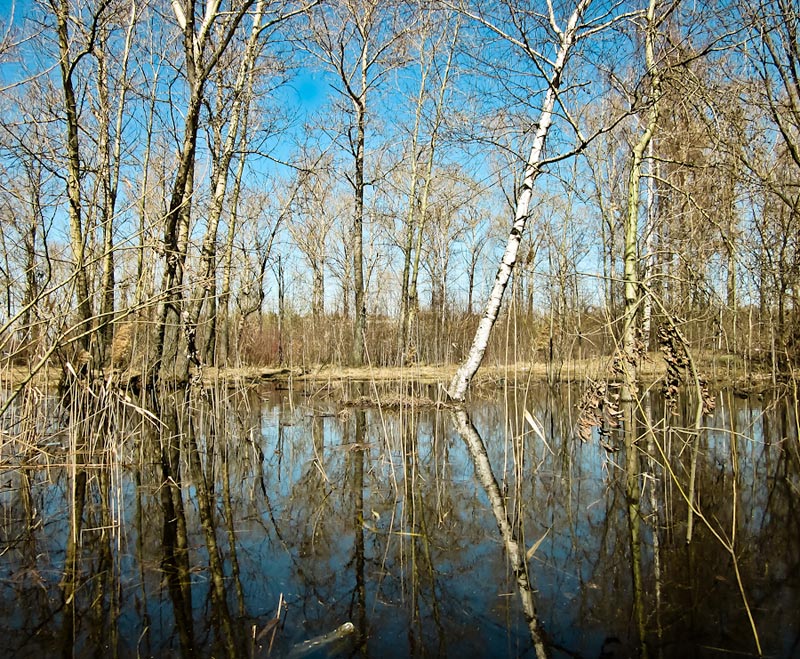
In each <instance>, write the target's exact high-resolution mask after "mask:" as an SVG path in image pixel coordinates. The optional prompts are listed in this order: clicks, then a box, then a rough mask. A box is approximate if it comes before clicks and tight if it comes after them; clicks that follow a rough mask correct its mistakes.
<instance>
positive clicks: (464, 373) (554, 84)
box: [448, 0, 591, 401]
mask: <svg viewBox="0 0 800 659" xmlns="http://www.w3.org/2000/svg"><path fill="white" fill-rule="evenodd" d="M590 2H591V0H579V2H578V4H577V6H576V7H575V10H574V11H573V13H572V15H571V16H570V18H569V21H568V23H567V26H566V27H565V28H564V30H563V31H562V32H561V33H560V44H559V49H558V55H557V57H556V60H555V62H554V63H553V69H552V72H551V74H550V79H549V81H548V89H547V93H546V94H545V98H544V103H543V104H542V110H541V113H540V115H539V121H538V124H537V128H536V135H535V137H534V140H533V146H532V147H531V152H530V155H529V157H528V164H527V166H526V168H525V178H524V179H523V182H522V188H521V190H520V192H519V195H518V197H517V206H516V212H515V214H514V224H513V226H512V227H511V232H510V234H509V236H508V242H507V244H506V249H505V253H504V254H503V258H502V260H501V261H500V265H499V267H498V270H497V275H496V276H495V281H494V286H493V288H492V292H491V294H490V296H489V300H488V302H487V304H486V309H485V311H484V313H483V318H481V321H480V323H479V324H478V329H477V331H476V332H475V338H474V340H473V342H472V347H471V348H470V351H469V355H468V356H467V359H466V360H465V361H464V363H463V364H461V366H460V367H459V369H458V371H457V372H456V374H455V376H454V377H453V381H452V382H451V383H450V388H449V389H448V394H449V396H450V397H451V398H452V399H453V400H457V401H463V400H464V398H465V397H466V393H467V389H468V387H469V383H470V382H471V381H472V378H473V377H474V375H475V373H477V371H478V369H479V368H480V366H481V362H482V361H483V355H484V354H485V352H486V347H487V345H488V344H489V337H490V335H491V332H492V328H493V327H494V323H495V321H496V320H497V316H498V314H499V312H500V306H501V304H502V302H503V293H504V292H505V290H506V286H507V285H508V280H509V278H510V277H511V273H512V272H513V270H514V265H515V264H516V262H517V253H518V251H519V245H520V241H521V240H522V235H523V234H524V232H525V225H526V223H527V221H528V207H529V205H530V201H531V197H532V195H533V184H534V182H535V181H536V179H537V178H538V177H539V174H540V173H541V170H540V169H539V164H540V161H541V159H542V153H543V151H544V143H545V138H546V137H547V133H548V131H549V130H550V125H551V123H552V121H553V108H554V106H555V102H556V95H557V92H558V88H559V86H560V84H561V77H562V74H563V72H564V66H565V65H566V62H567V55H568V54H569V52H570V50H571V49H572V46H573V45H574V43H575V39H576V36H577V29H578V21H579V20H580V19H581V17H582V16H583V13H584V12H585V11H586V9H587V8H588V6H589V4H590Z"/></svg>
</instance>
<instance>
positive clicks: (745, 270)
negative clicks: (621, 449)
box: [0, 0, 800, 382]
mask: <svg viewBox="0 0 800 659" xmlns="http://www.w3.org/2000/svg"><path fill="white" fill-rule="evenodd" d="M4 7H5V9H4V10H3V13H4V15H2V16H1V17H0V19H1V22H0V34H1V35H2V36H1V37H0V38H1V41H0V220H1V221H2V241H3V244H2V256H0V277H1V278H2V280H3V284H4V286H3V289H2V292H3V293H4V295H3V300H2V304H0V344H1V346H2V358H3V360H4V362H5V363H8V364H11V363H13V364H18V365H19V364H22V365H26V366H28V367H29V368H30V370H31V371H35V370H37V369H39V368H41V367H42V366H45V365H47V364H56V363H57V364H61V365H63V366H65V367H72V368H74V369H75V370H78V369H80V368H81V367H82V366H85V365H87V364H90V365H92V366H93V367H96V368H99V367H108V366H115V367H120V368H122V367H127V366H128V365H130V366H131V367H132V368H135V369H136V370H140V371H141V372H142V373H147V374H148V377H150V378H151V380H153V381H158V380H163V379H166V378H169V379H173V378H175V377H177V378H179V379H185V378H187V377H188V376H189V375H190V373H191V372H192V370H193V369H195V368H197V367H200V366H202V365H205V364H213V365H227V366H236V365H240V364H320V363H333V364H343V365H344V364H356V365H357V364H364V363H371V364H381V365H395V364H407V363H414V362H424V363H445V362H452V363H458V362H461V361H462V360H464V359H465V357H466V356H467V352H468V350H469V348H470V345H471V344H472V342H473V335H474V334H475V332H476V327H477V326H478V321H479V319H480V318H481V317H486V316H487V315H488V316H492V315H494V316H496V317H497V324H495V325H494V327H495V330H494V332H493V333H492V335H491V339H490V340H489V342H488V344H487V345H486V346H484V348H485V349H486V350H487V351H488V352H487V353H486V354H487V355H490V356H491V358H492V359H494V360H496V361H509V360H523V361H532V360H542V359H546V360H551V361H555V362H561V361H563V360H566V359H571V358H588V357H599V356H609V357H610V356H612V355H613V354H615V352H621V353H624V354H625V355H627V357H626V359H627V360H628V361H632V360H634V359H635V357H634V356H635V355H641V354H642V353H644V351H646V350H652V349H655V348H656V347H657V344H658V342H659V338H658V337H659V334H658V328H662V330H663V331H662V332H661V336H662V338H663V337H664V336H666V337H667V338H666V339H664V340H665V341H667V343H669V341H673V342H674V341H675V337H676V336H677V337H679V341H680V342H681V344H682V345H684V347H685V348H686V349H698V350H703V351H716V352H718V353H720V354H725V355H734V356H736V357H737V358H742V359H745V360H749V361H750V362H751V363H753V364H756V365H758V366H763V367H764V368H769V369H773V368H777V369H783V368H786V367H788V366H791V365H792V364H793V360H795V359H796V357H797V349H798V340H800V335H799V334H798V332H800V323H799V320H800V319H798V315H797V308H798V280H799V279H800V254H799V253H798V240H799V239H800V215H799V213H800V187H798V184H799V183H800V77H799V76H800V73H798V71H800V45H799V44H798V28H800V26H799V25H798V14H800V11H799V10H800V7H799V6H798V3H797V2H795V1H792V0H763V1H761V2H755V3H754V2H752V1H751V0H732V1H731V2H716V3H713V2H712V3H694V2H682V1H681V0H652V1H650V2H645V1H644V0H639V1H638V2H637V1H630V2H629V1H627V0H625V1H620V2H609V1H608V0H602V1H601V0H578V1H576V0H563V1H562V0H548V1H547V2H537V3H530V2H520V1H518V0H504V1H500V0H498V1H496V2H480V3H477V2H473V3H466V2H458V1H457V2H437V1H435V0H434V1H424V2H423V1H421V0H419V1H408V2H405V1H400V0H330V1H319V0H307V1H306V2H293V1H288V0H287V1H280V2H273V1H268V0H208V1H207V2H198V1H196V0H172V1H171V2H165V1H163V0H38V1H36V2H17V3H16V4H10V5H8V4H4ZM548 104H549V105H548ZM548 107H549V108H550V111H549V113H548V112H546V110H547V108H548ZM529 153H530V154H531V156H529V155H528V154H529ZM504 246H507V247H506V248H505V252H504V251H503V249H504ZM506 276H507V278H508V290H507V291H505V295H503V291H504V290H505V286H504V285H503V286H501V287H500V290H499V295H500V297H499V298H498V297H497V295H498V287H497V285H495V288H494V289H492V288H491V286H492V284H493V282H495V284H496V283H497V282H498V281H499V280H500V279H502V278H503V277H506ZM487 299H488V300H490V301H492V300H494V302H495V303H496V306H497V310H496V311H491V310H488V311H484V309H485V308H486V309H488V307H484V305H485V304H486V303H487ZM491 321H492V323H493V321H494V318H491ZM490 325H491V323H490ZM490 328H491V327H490ZM663 328H666V329H663ZM662 342H663V341H662ZM482 354H483V353H481V355H482ZM626 359H623V360H622V362H621V363H622V364H623V367H622V368H623V369H624V364H625V363H626ZM67 365H68V366H67ZM631 377H632V378H634V376H631ZM631 381H632V382H633V381H634V379H632V380H631Z"/></svg>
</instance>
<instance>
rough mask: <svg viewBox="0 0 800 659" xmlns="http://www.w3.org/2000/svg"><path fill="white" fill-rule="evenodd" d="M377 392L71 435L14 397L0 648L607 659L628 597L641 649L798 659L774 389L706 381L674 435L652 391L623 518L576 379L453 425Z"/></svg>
mask: <svg viewBox="0 0 800 659" xmlns="http://www.w3.org/2000/svg"><path fill="white" fill-rule="evenodd" d="M394 389H395V390H391V388H387V389H386V390H382V391H379V390H376V389H375V388H374V387H373V386H371V385H351V386H348V387H345V388H339V389H337V390H335V391H331V390H330V389H329V388H327V387H325V388H317V387H311V386H307V387H306V388H305V389H297V388H295V389H286V388H251V389H227V390H226V389H223V390H208V391H205V392H193V393H190V394H189V395H184V394H183V393H180V394H177V395H176V397H175V398H174V399H173V400H171V401H169V400H166V401H165V400H162V401H159V402H158V404H155V403H153V404H146V403H145V402H143V401H127V402H126V404H120V405H118V406H117V408H116V410H115V411H114V412H110V411H108V410H106V411H105V412H103V413H102V414H103V415H104V416H103V418H102V419H101V420H99V421H98V420H97V418H95V419H93V420H92V421H91V422H89V423H88V425H87V423H84V424H83V425H82V424H79V423H77V422H75V421H74V420H72V419H74V418H76V417H75V416H74V415H73V416H70V413H69V410H66V409H64V408H63V406H60V405H59V404H58V403H57V402H56V401H53V400H51V399H49V398H42V399H41V400H39V401H37V405H39V406H41V407H42V409H45V410H46V414H45V417H43V418H42V419H39V420H37V421H36V424H35V425H34V424H33V422H32V421H31V420H30V419H29V418H27V417H26V415H29V416H30V415H31V414H33V412H31V409H32V408H31V406H30V405H28V406H27V407H26V406H24V405H21V406H20V407H19V408H18V409H17V410H16V412H15V414H16V417H15V418H13V419H12V418H9V419H7V420H6V421H5V422H4V435H3V446H2V456H1V457H2V471H1V472H0V477H2V480H1V481H0V504H1V506H2V507H1V508H0V514H2V519H1V520H0V523H1V525H0V553H1V554H2V558H0V630H2V637H1V639H0V654H2V655H3V656H9V657H12V656H13V657H38V656H42V655H52V654H63V655H65V656H73V655H74V656H86V657H94V656H97V657H106V656H109V657H113V656H119V657H181V656H197V657H225V656H239V657H367V656H370V657H407V656H419V657H425V656H430V657H459V658H462V657H536V656H542V654H543V653H545V654H547V655H549V656H552V657H587V658H588V657H592V658H594V657H605V658H608V657H628V656H638V652H639V633H640V632H639V631H638V628H637V622H636V621H637V616H636V613H635V612H636V610H637V609H636V607H637V606H638V607H639V610H641V611H642V612H643V616H642V617H643V620H644V633H645V639H646V649H647V651H648V652H649V656H651V657H714V656H720V657H722V656H726V657H727V656H756V655H757V645H756V641H755V638H756V635H757V637H758V639H759V642H760V644H761V649H762V652H763V654H764V655H765V656H772V657H792V656H800V507H799V506H798V503H800V489H798V486H799V485H800V478H799V477H798V438H797V422H796V416H795V411H794V410H793V408H792V404H791V403H790V401H789V400H788V398H781V397H775V398H774V399H772V398H769V397H768V398H766V399H763V400H760V399H756V398H750V399H745V398H737V397H734V396H733V395H732V394H731V393H730V392H722V393H720V394H719V395H718V396H717V407H716V410H715V412H714V413H713V414H711V415H707V416H706V417H704V418H703V420H702V427H701V429H700V430H699V432H694V431H693V430H692V431H690V430H689V428H692V429H693V428H694V424H695V420H694V419H695V417H694V409H693V403H692V402H691V401H688V400H687V401H683V402H682V405H681V407H680V409H679V410H678V411H677V413H671V412H670V411H669V410H665V406H664V403H663V401H661V400H660V399H659V397H658V395H657V394H655V393H654V394H652V396H651V398H649V399H647V400H646V403H645V405H644V406H643V408H641V409H639V410H638V412H637V418H638V422H637V424H636V428H635V429H634V431H635V436H636V439H637V442H636V449H637V451H638V452H639V454H640V462H639V464H640V467H641V474H639V475H638V480H637V481H636V482H637V483H638V487H639V504H638V506H637V507H636V508H635V509H634V512H633V513H632V512H631V510H632V508H631V506H630V505H629V504H630V503H631V496H629V494H628V493H626V461H625V459H624V457H623V456H624V453H625V451H624V448H621V446H622V444H621V439H620V438H619V437H617V436H616V435H617V434H618V433H619V430H614V429H609V432H608V433H606V434H603V435H600V434H599V432H598V430H597V429H595V430H594V431H593V433H592V436H591V439H590V440H589V441H586V442H583V441H581V440H580V439H579V437H578V434H577V428H578V425H579V424H578V412H577V407H578V401H579V399H580V396H581V391H580V390H579V389H576V388H571V389H570V388H563V389H560V390H556V391H554V390H552V389H548V388H545V387H542V388H530V389H526V390H525V391H512V390H508V391H498V393H497V395H496V397H494V398H492V399H490V400H480V401H473V403H472V404H471V405H470V406H469V407H468V408H467V410H466V412H467V413H466V414H465V413H463V412H456V411H454V410H452V409H449V408H447V407H446V406H442V405H440V406H436V405H433V404H431V401H432V400H435V398H436V396H437V393H436V391H435V390H433V389H432V390H424V389H416V390H414V391H408V390H406V391H403V392H402V395H401V393H400V392H398V391H396V387H395V388H394ZM24 410H27V411H24ZM145 410H146V411H145ZM647 420H649V421H648V422H646V421H647ZM31 427H34V429H35V432H33V431H32V430H31ZM76 456H77V457H76ZM693 456H696V464H695V470H694V474H695V475H694V482H695V487H694V492H695V494H694V495H693V496H694V498H695V501H696V504H695V514H694V520H693V526H694V528H693V534H692V540H691V543H689V544H687V542H686V537H687V517H688V505H687V498H688V496H689V495H688V492H689V483H690V480H691V473H692V468H691V464H692V458H693ZM651 458H652V459H651ZM81 474H83V476H81ZM82 478H85V481H84V482H85V495H83V496H81V495H80V493H81V492H83V490H82V489H80V488H76V487H75V484H76V482H82V481H81V479H82ZM76 492H78V493H79V494H78V495H77V497H78V498H79V499H81V500H83V507H82V515H81V519H82V524H81V525H80V530H79V531H80V532H79V533H78V534H76V535H73V532H74V531H75V529H76V527H75V524H74V517H75V511H76V510H77V511H79V512H80V508H81V506H80V501H77V500H76ZM76 504H77V505H76ZM632 515H633V516H634V517H636V516H638V518H639V523H640V526H641V546H640V548H639V549H638V556H634V555H633V553H632V549H631V547H632V544H631V540H630V538H631V533H630V528H631V516H632ZM71 536H72V537H73V538H74V542H72V543H70V537H71ZM70 545H72V546H73V549H74V551H73V553H72V559H70V558H69V556H70V549H69V548H70ZM634 562H638V564H639V566H640V569H641V579H642V589H641V592H639V593H636V592H635V589H634V588H633V587H632V583H633V581H632V564H633V563H634ZM70 565H72V566H73V567H74V569H70V568H69V566H70ZM748 610H749V613H750V615H748ZM750 617H752V622H751V619H750Z"/></svg>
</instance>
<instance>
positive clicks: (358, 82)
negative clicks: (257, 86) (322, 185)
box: [306, 0, 408, 364]
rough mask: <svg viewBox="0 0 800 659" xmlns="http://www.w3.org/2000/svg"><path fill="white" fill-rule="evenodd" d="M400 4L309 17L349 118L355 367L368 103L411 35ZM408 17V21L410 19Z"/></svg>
mask: <svg viewBox="0 0 800 659" xmlns="http://www.w3.org/2000/svg"><path fill="white" fill-rule="evenodd" d="M400 7H401V5H400V3H396V2H385V1H382V0H341V1H340V2H336V3H334V4H332V5H329V6H324V7H321V8H320V9H319V10H318V11H317V12H315V13H314V14H313V15H310V25H309V31H308V39H307V42H306V43H307V47H308V48H309V49H310V51H311V53H312V54H313V55H314V56H315V57H317V59H318V60H319V61H320V62H322V64H323V65H324V66H326V67H327V68H328V69H330V70H331V71H333V72H334V73H335V75H336V85H335V86H334V88H335V90H336V92H337V94H338V95H339V96H340V97H341V98H342V99H344V101H345V102H346V103H347V106H345V107H344V108H342V110H343V112H344V113H345V114H346V116H347V117H348V120H349V125H348V127H347V135H346V147H345V148H346V150H347V151H348V153H349V154H350V156H351V157H352V159H353V170H352V172H351V174H350V175H348V176H347V180H348V182H349V183H350V185H351V186H352V188H353V200H354V207H353V230H352V237H353V244H352V250H353V251H352V259H353V266H352V269H353V288H354V293H355V318H354V324H353V353H352V360H353V363H355V364H362V363H363V361H364V358H365V340H366V323H367V306H366V287H365V273H364V224H365V219H366V212H365V193H366V189H367V187H368V186H369V185H370V179H369V177H368V173H367V172H366V166H367V165H366V163H367V151H366V149H367V129H368V124H369V121H370V116H371V114H370V109H369V106H368V100H369V99H370V98H371V96H372V94H373V93H374V92H375V91H376V90H377V89H379V87H380V86H381V84H382V83H383V81H384V79H385V78H386V76H387V74H388V73H389V72H390V71H391V70H392V69H393V68H395V67H397V66H398V65H399V64H400V63H401V62H402V61H403V59H402V51H401V45H402V41H403V38H404V36H405V34H406V32H407V31H408V28H407V27H403V26H402V23H403V18H404V17H402V16H401V13H400V11H399V9H400ZM405 18H406V19H408V17H405Z"/></svg>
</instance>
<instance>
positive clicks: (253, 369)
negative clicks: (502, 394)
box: [0, 352, 752, 388]
mask: <svg viewBox="0 0 800 659" xmlns="http://www.w3.org/2000/svg"><path fill="white" fill-rule="evenodd" d="M123 356H126V355H120V357H123ZM694 358H695V361H696V363H697V364H698V368H699V369H700V371H701V373H703V375H704V376H705V377H706V378H707V379H708V380H709V381H713V382H715V383H717V384H718V385H721V384H725V383H734V382H737V381H740V380H741V379H742V378H743V377H744V375H745V369H744V367H743V365H742V364H741V363H740V360H739V359H735V358H732V357H727V356H724V355H714V354H712V353H707V354H706V353H699V354H696V355H694ZM609 365H610V358H608V357H602V358H591V359H584V360H580V361H579V360H568V361H565V362H564V363H563V364H562V365H561V367H560V369H558V372H557V378H556V380H557V381H559V382H583V381H585V380H586V378H592V379H601V378H604V377H607V376H608V375H609V374H610V369H609ZM457 368H458V365H457V364H447V365H439V364H430V365H428V364H413V365H411V366H405V367H400V366H398V367H371V366H363V367H359V368H356V367H343V366H330V365H322V366H312V367H304V368H301V367H295V368H279V367H263V366H241V367H236V368H217V367H213V366H208V367H205V368H204V369H203V380H204V382H205V383H206V384H214V383H220V382H225V383H227V384H229V385H236V384H255V383H259V382H269V381H295V382H317V383H324V382H348V381H349V382H384V383H388V382H414V383H419V384H434V385H436V384H441V385H442V386H444V387H447V386H448V385H449V384H450V381H451V380H452V378H453V375H454V374H455V372H456V369H457ZM548 370H549V369H548V364H547V363H546V362H537V363H517V364H508V365H503V364H485V365H484V366H482V367H481V369H480V370H479V371H478V374H477V375H476V377H475V379H474V381H473V383H474V385H475V387H479V388H483V387H492V386H496V385H498V384H514V383H516V384H520V385H521V384H525V383H528V382H541V381H546V380H547V377H548ZM665 371H666V367H665V364H664V359H663V358H662V356H661V355H660V354H659V353H657V352H652V353H650V354H649V355H648V357H647V359H646V360H644V361H643V363H642V365H641V368H640V371H639V375H640V377H641V379H642V381H644V382H653V381H655V380H658V379H659V378H661V377H663V376H664V374H665ZM28 374H29V371H28V370H27V369H26V368H25V367H24V366H12V367H6V368H3V369H0V383H3V384H6V385H8V384H15V383H19V382H21V381H23V379H25V378H26V377H27V376H28ZM59 376H60V368H58V367H57V366H50V367H48V368H46V369H42V370H41V371H40V372H39V373H37V375H36V376H35V378H34V379H33V384H34V386H39V387H42V388H48V387H49V386H52V385H55V384H56V383H57V382H58V379H59ZM751 377H752V375H751Z"/></svg>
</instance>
